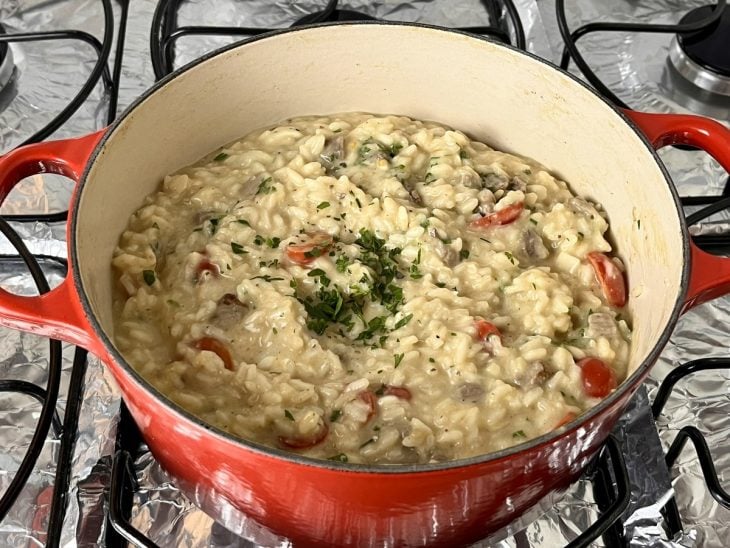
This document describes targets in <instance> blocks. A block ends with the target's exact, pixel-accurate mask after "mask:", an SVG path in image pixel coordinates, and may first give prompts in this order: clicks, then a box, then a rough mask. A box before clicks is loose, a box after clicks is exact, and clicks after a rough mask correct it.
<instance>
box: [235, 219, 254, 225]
mask: <svg viewBox="0 0 730 548" xmlns="http://www.w3.org/2000/svg"><path fill="white" fill-rule="evenodd" d="M236 222H237V223H240V224H242V225H243V226H251V225H250V224H249V222H248V221H247V220H246V219H236Z"/></svg>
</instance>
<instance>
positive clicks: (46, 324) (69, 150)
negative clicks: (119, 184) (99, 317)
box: [0, 130, 104, 349]
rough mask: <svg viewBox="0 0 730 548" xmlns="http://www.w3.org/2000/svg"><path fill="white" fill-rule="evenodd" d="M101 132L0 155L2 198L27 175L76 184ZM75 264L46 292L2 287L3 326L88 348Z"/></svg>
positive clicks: (0, 309) (0, 314)
mask: <svg viewBox="0 0 730 548" xmlns="http://www.w3.org/2000/svg"><path fill="white" fill-rule="evenodd" d="M103 133H104V130H101V131H98V132H96V133H92V134H89V135H86V136H84V137H79V138H76V139H65V140H62V141H49V142H45V143H38V144H33V145H26V146H23V147H19V148H17V149H15V150H12V151H10V152H8V153H7V154H5V155H4V156H1V157H0V202H1V201H2V200H4V199H5V198H6V197H7V196H8V194H10V191H11V190H12V189H13V187H14V186H15V185H17V184H18V182H20V181H21V180H22V179H23V178H25V177H30V176H31V175H36V174H38V173H58V174H60V175H64V176H66V177H68V178H70V179H72V180H73V181H74V182H76V183H78V182H79V180H80V179H81V175H82V173H83V171H84V167H85V166H86V163H87V161H88V159H89V157H90V156H91V153H92V151H93V150H94V148H95V147H96V144H97V143H98V142H99V140H100V139H101V136H102V134H103ZM71 268H72V266H71V263H70V262H69V267H68V273H67V275H66V278H65V279H64V280H63V281H62V282H61V283H60V284H59V285H58V286H57V287H55V288H53V289H52V290H51V291H49V292H47V293H44V294H42V295H37V296H32V297H25V296H20V295H14V294H12V293H10V292H8V291H5V290H4V289H0V325H2V326H4V327H10V328H13V329H20V330H22V331H27V332H30V333H34V334H38V335H42V336H46V337H52V338H54V339H61V340H64V341H67V342H70V343H72V344H76V345H80V346H83V347H85V348H87V349H88V348H90V347H91V346H92V345H93V342H92V341H93V339H92V337H91V336H90V335H89V331H90V328H89V327H88V322H87V321H86V318H85V316H84V314H83V312H82V310H81V307H80V306H79V305H78V303H79V298H78V294H77V292H76V289H75V287H74V284H73V279H72V276H71Z"/></svg>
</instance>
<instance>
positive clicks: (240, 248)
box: [231, 242, 248, 255]
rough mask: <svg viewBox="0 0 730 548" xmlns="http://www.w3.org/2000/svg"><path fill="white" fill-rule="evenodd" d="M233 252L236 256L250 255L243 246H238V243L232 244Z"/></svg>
mask: <svg viewBox="0 0 730 548" xmlns="http://www.w3.org/2000/svg"><path fill="white" fill-rule="evenodd" d="M231 251H233V252H234V253H235V254H236V255H243V254H244V253H248V251H246V250H245V249H244V248H243V246H242V245H241V244H237V243H236V242H231Z"/></svg>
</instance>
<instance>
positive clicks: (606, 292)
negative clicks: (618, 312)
mask: <svg viewBox="0 0 730 548" xmlns="http://www.w3.org/2000/svg"><path fill="white" fill-rule="evenodd" d="M588 260H589V261H590V263H591V266H592V267H593V271H594V272H595V273H596V278H597V279H598V282H599V283H600V284H601V289H602V290H603V296H604V297H606V300H607V301H608V304H610V305H611V306H616V307H618V308H621V307H622V306H624V305H625V304H626V280H625V279H624V273H623V272H621V269H620V268H619V267H618V265H617V264H616V263H614V262H613V261H612V260H611V259H609V258H608V257H607V256H606V255H604V254H603V253H598V252H597V251H593V252H591V253H589V254H588Z"/></svg>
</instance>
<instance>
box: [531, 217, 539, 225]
mask: <svg viewBox="0 0 730 548" xmlns="http://www.w3.org/2000/svg"><path fill="white" fill-rule="evenodd" d="M530 222H531V223H532V224H533V225H536V224H537V221H536V220H535V219H533V218H532V217H530Z"/></svg>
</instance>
